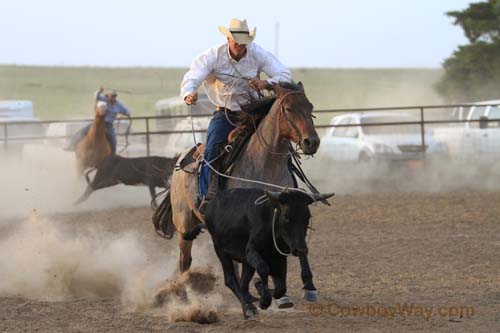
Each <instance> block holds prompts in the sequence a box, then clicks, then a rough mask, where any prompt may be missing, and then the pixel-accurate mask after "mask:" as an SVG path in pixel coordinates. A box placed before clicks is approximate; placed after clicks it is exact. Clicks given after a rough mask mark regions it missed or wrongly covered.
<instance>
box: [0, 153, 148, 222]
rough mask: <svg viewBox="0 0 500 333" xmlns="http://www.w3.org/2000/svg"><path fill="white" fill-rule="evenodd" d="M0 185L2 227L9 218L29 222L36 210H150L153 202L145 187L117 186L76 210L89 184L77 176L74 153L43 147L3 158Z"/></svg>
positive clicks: (94, 196) (42, 211) (94, 194)
mask: <svg viewBox="0 0 500 333" xmlns="http://www.w3.org/2000/svg"><path fill="white" fill-rule="evenodd" d="M0 184H1V187H0V202H1V209H0V225H1V221H2V220H6V219H9V218H28V217H29V216H30V213H31V211H32V210H33V209H36V210H37V211H38V212H39V213H40V214H42V215H44V214H54V213H64V212H77V211H88V210H103V209H111V208H118V207H137V206H147V205H149V202H150V200H151V199H150V196H149V192H148V190H147V188H146V187H143V186H138V187H133V186H124V185H117V186H115V187H114V188H107V189H102V190H99V191H96V192H94V193H93V194H92V195H91V196H90V198H89V199H88V200H87V201H86V202H84V203H82V204H80V205H78V206H75V205H74V202H75V201H76V200H77V199H78V198H79V196H80V195H82V193H83V192H84V190H85V187H86V186H87V183H86V181H85V179H84V177H83V176H82V175H78V174H77V171H76V159H75V155H74V153H72V152H66V151H63V150H62V149H61V148H58V147H51V146H48V145H43V144H31V145H25V147H24V151H23V154H22V156H21V155H17V156H16V155H14V156H12V155H9V156H6V157H5V156H2V163H1V165H0ZM117 188H118V190H117Z"/></svg>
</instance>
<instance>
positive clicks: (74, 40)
mask: <svg viewBox="0 0 500 333" xmlns="http://www.w3.org/2000/svg"><path fill="white" fill-rule="evenodd" d="M471 2H478V1H467V0H379V1H374V0H356V1H347V0H333V1H332V0H330V1H327V0H286V1H282V0H279V1H278V0H275V1H270V0H251V1H235V0H231V1H216V0H213V1H207V0H189V1H183V0H176V1H167V0H142V1H133V0H105V1H104V0H43V1H42V0H0V63H1V64H36V65H67V66H69V65H97V66H161V67H172V66H188V65H189V64H190V63H191V61H192V59H193V58H194V57H195V56H196V55H197V54H199V53H201V52H202V51H203V50H205V49H207V48H209V47H211V46H214V45H217V44H219V43H222V42H224V41H225V37H224V36H223V35H222V34H221V33H220V32H219V31H218V29H217V27H218V26H219V25H224V26H228V24H229V21H230V19H231V18H232V17H238V18H246V19H247V21H248V23H249V25H250V28H253V27H254V26H255V27H257V37H256V39H255V42H257V43H258V44H260V45H261V46H263V47H264V48H266V49H268V50H269V51H272V52H276V51H278V56H279V58H280V59H281V60H282V62H283V63H285V65H287V66H290V67H440V66H441V63H442V61H443V60H444V59H445V58H446V57H448V56H450V55H451V53H452V52H453V51H454V50H455V49H456V48H457V46H458V45H460V44H465V43H466V42H467V40H466V39H465V37H464V35H463V33H462V30H461V29H460V27H458V26H454V25H452V20H451V19H450V18H448V17H447V16H445V12H447V11H450V10H460V9H463V8H465V7H467V5H468V4H469V3H471ZM278 23H279V29H278V34H276V31H277V29H276V26H277V24H278ZM276 35H278V36H279V38H278V43H276ZM276 44H277V45H278V47H277V48H276Z"/></svg>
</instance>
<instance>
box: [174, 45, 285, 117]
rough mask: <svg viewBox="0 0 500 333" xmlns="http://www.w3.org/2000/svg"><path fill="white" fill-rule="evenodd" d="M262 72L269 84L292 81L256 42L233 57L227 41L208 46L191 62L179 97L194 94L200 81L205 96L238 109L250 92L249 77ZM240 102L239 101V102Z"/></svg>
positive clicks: (279, 64)
mask: <svg viewBox="0 0 500 333" xmlns="http://www.w3.org/2000/svg"><path fill="white" fill-rule="evenodd" d="M260 73H265V74H266V75H267V76H268V77H269V79H267V81H269V82H270V83H278V82H291V81H292V74H291V73H290V70H289V69H288V68H286V67H285V66H284V65H283V64H282V63H281V62H280V61H279V60H278V59H277V58H276V57H275V56H274V55H273V54H272V53H270V52H268V51H266V50H264V49H263V48H262V47H260V46H259V45H257V44H255V43H250V44H248V45H247V52H246V54H245V55H244V56H243V58H241V59H240V61H236V60H234V59H233V58H232V57H231V56H230V54H229V46H228V44H227V43H224V44H221V45H219V46H216V47H213V48H211V49H208V50H207V51H205V52H203V53H202V54H201V55H199V56H198V57H196V59H195V60H194V61H193V63H192V64H191V68H190V69H189V71H188V72H187V73H186V74H185V75H184V79H183V80H182V84H181V96H182V98H185V97H186V96H187V95H188V94H190V93H194V92H196V91H197V90H198V87H199V86H200V85H201V84H202V83H203V87H204V88H205V92H206V94H207V97H208V99H209V100H210V101H211V102H212V104H214V105H215V106H218V107H226V108H229V109H231V110H232V111H239V110H240V105H239V103H244V102H245V98H244V96H245V95H248V93H249V91H250V90H249V89H250V88H249V86H248V80H246V79H241V78H240V77H242V76H243V77H245V78H247V79H249V78H255V77H259V75H260ZM238 102H239V103H238Z"/></svg>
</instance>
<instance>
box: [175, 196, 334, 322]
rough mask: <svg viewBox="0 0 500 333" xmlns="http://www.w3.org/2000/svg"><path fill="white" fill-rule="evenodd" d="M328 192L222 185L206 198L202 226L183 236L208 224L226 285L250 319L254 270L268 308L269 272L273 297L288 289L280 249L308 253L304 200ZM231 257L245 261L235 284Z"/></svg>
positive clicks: (307, 201)
mask: <svg viewBox="0 0 500 333" xmlns="http://www.w3.org/2000/svg"><path fill="white" fill-rule="evenodd" d="M332 195H333V194H325V195H314V200H313V198H312V197H311V196H309V195H307V194H304V193H302V192H298V191H286V192H281V193H278V192H267V191H265V192H264V191H262V190H258V189H241V188H240V189H230V190H225V191H222V192H219V193H218V194H217V195H216V196H215V198H214V199H213V200H212V201H210V202H209V204H208V207H207V211H206V215H205V222H206V225H204V224H200V225H197V226H196V227H195V228H194V229H193V230H192V231H191V232H188V233H186V234H184V235H183V237H184V239H186V240H192V239H194V238H196V236H197V235H198V234H199V233H200V232H201V229H203V228H205V227H206V228H207V229H208V231H209V232H210V235H211V236H212V240H213V243H214V248H215V252H216V253H217V256H218V257H219V260H220V262H221V264H222V268H223V270H224V280H225V283H226V286H227V287H228V288H230V289H231V290H232V291H233V293H234V294H235V295H236V297H238V299H239V300H240V303H241V307H242V310H243V316H244V317H245V318H248V317H250V316H252V315H255V314H256V313H257V309H256V308H255V306H254V305H253V304H252V296H251V295H250V293H249V287H248V286H249V283H250V280H251V279H252V277H253V275H254V273H255V271H257V274H259V277H260V279H261V282H259V283H258V284H256V287H257V290H258V292H259V294H260V304H259V306H260V308H261V309H266V308H267V307H269V305H270V304H271V293H270V290H269V288H268V278H269V276H271V277H272V279H273V283H274V287H275V289H274V291H273V295H272V296H273V297H274V298H276V299H278V298H280V297H282V296H283V295H284V294H285V292H286V272H287V260H286V259H287V257H286V256H284V255H282V254H280V252H281V253H286V254H288V253H291V254H292V255H295V256H301V257H305V256H306V255H307V251H308V249H307V244H306V240H305V238H306V231H307V226H308V224H309V218H310V216H311V215H310V212H309V207H308V205H310V204H311V203H313V202H314V201H315V200H323V199H326V198H328V197H330V196H332ZM262 196H266V197H267V200H266V201H264V202H263V203H262V204H256V203H255V202H256V200H257V199H259V198H261V197H262ZM257 201H258V200H257ZM275 212H276V214H277V215H276V218H274V216H275ZM273 228H274V229H273ZM233 260H234V261H238V262H241V263H242V265H243V268H242V275H241V280H240V282H239V283H238V279H237V277H236V273H235V271H234V266H233Z"/></svg>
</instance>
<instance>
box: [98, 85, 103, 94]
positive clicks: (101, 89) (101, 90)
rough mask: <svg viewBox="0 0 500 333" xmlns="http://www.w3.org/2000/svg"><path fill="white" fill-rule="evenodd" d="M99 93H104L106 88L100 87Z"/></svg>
mask: <svg viewBox="0 0 500 333" xmlns="http://www.w3.org/2000/svg"><path fill="white" fill-rule="evenodd" d="M98 91H99V94H102V92H103V91H104V87H103V86H100V87H99V90H98Z"/></svg>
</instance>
